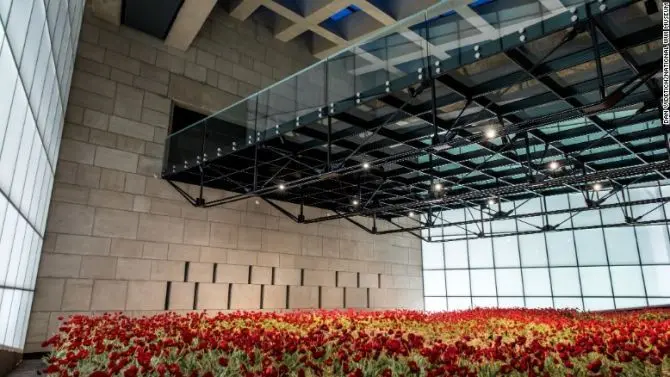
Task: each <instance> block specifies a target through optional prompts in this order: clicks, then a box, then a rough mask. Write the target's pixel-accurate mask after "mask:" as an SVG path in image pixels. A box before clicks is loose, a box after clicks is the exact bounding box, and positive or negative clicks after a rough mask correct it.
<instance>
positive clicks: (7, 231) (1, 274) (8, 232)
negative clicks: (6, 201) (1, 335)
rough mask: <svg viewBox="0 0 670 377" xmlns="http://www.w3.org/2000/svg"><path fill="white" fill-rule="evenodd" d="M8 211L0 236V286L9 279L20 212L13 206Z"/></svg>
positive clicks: (8, 207)
mask: <svg viewBox="0 0 670 377" xmlns="http://www.w3.org/2000/svg"><path fill="white" fill-rule="evenodd" d="M6 211H7V212H6V215H5V221H4V223H3V225H2V236H0V285H4V284H5V278H6V277H7V268H8V267H9V261H10V258H11V255H12V245H13V244H14V232H15V230H16V222H17V219H18V217H19V214H18V212H16V210H15V209H14V207H12V206H7V210H6ZM0 322H1V321H0Z"/></svg>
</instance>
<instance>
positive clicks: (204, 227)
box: [184, 220, 209, 246]
mask: <svg viewBox="0 0 670 377" xmlns="http://www.w3.org/2000/svg"><path fill="white" fill-rule="evenodd" d="M184 243H187V244H190V245H201V246H208V245H209V223H208V222H206V221H198V220H185V222H184Z"/></svg>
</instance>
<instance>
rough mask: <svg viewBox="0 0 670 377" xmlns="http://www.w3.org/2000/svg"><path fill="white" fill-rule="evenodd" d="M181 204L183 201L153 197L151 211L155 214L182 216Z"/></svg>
mask: <svg viewBox="0 0 670 377" xmlns="http://www.w3.org/2000/svg"><path fill="white" fill-rule="evenodd" d="M181 204H182V203H179V202H175V201H171V200H165V199H158V198H151V206H150V209H149V212H151V213H152V214H154V215H165V216H172V217H180V216H181Z"/></svg>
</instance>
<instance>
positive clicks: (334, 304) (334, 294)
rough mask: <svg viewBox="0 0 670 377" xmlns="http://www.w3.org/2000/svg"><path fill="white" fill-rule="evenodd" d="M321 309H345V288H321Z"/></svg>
mask: <svg viewBox="0 0 670 377" xmlns="http://www.w3.org/2000/svg"><path fill="white" fill-rule="evenodd" d="M321 308H323V309H340V308H344V288H335V287H321Z"/></svg>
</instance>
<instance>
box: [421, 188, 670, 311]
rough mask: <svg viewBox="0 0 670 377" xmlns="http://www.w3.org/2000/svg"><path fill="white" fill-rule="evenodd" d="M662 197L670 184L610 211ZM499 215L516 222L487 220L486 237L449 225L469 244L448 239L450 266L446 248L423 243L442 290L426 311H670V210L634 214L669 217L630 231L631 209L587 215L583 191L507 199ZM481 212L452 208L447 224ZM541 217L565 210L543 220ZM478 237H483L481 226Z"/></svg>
mask: <svg viewBox="0 0 670 377" xmlns="http://www.w3.org/2000/svg"><path fill="white" fill-rule="evenodd" d="M597 194H598V195H596V197H605V195H607V194H608V193H607V192H605V191H603V192H599V193H597ZM659 196H670V186H658V184H657V185H656V186H654V185H651V186H649V185H647V186H645V187H634V188H626V189H623V191H621V192H619V193H618V194H616V195H609V196H608V197H607V198H606V200H605V201H604V204H612V203H617V201H619V202H621V201H626V200H641V199H654V198H658V197H659ZM500 208H501V209H502V210H503V211H505V212H509V213H510V215H511V216H512V217H511V218H502V219H501V220H495V221H492V222H489V223H485V224H484V228H485V229H486V230H487V231H486V236H487V237H476V236H475V235H473V234H472V233H471V232H470V233H467V232H466V231H465V230H464V229H461V228H458V227H457V226H454V225H452V226H450V227H449V229H450V232H451V233H452V234H455V236H459V233H458V232H459V229H460V237H461V238H468V240H467V241H464V240H461V241H451V242H444V243H443V246H444V250H443V258H444V259H442V258H441V257H442V254H441V253H442V249H441V248H440V244H439V243H424V244H423V250H424V268H425V269H427V271H424V273H427V274H428V275H427V277H425V281H428V280H430V281H431V282H433V284H434V285H435V287H430V288H428V287H427V288H426V296H430V297H426V308H427V309H429V310H459V309H465V308H469V307H491V306H497V307H501V308H509V307H524V306H525V307H555V308H573V309H579V310H610V309H617V308H633V307H641V306H647V305H665V304H670V284H668V276H670V226H668V225H667V224H666V223H667V220H665V216H666V212H668V211H670V205H666V206H665V208H664V206H659V205H658V204H654V205H649V206H646V207H645V209H644V210H642V208H638V209H635V208H628V209H627V212H628V214H629V215H630V214H636V216H640V215H643V214H645V213H646V212H648V214H647V216H650V217H649V218H646V217H644V218H643V219H642V220H660V221H659V222H660V224H638V225H627V224H624V223H625V219H624V211H623V210H622V208H608V209H597V208H595V209H590V208H587V206H586V205H585V198H584V196H583V195H582V194H579V193H574V194H568V195H566V194H562V195H556V196H548V197H546V198H543V199H540V198H534V199H531V200H519V201H515V202H510V201H504V202H501V203H500ZM574 210H579V212H578V213H575V212H574ZM478 211H479V209H478V208H470V209H468V210H463V209H457V210H452V211H446V212H444V213H443V218H445V219H447V218H448V219H450V221H452V222H453V221H464V220H468V219H470V218H473V217H474V218H477V217H478V216H479V215H478V213H479V212H478ZM542 211H564V213H556V212H554V213H553V214H551V215H547V216H534V215H535V213H538V212H542ZM570 211H573V212H570ZM452 212H453V213H452ZM470 212H473V213H474V215H470ZM659 214H660V215H659ZM519 215H521V216H519ZM524 215H526V216H524ZM527 215H531V216H527ZM652 215H653V216H652ZM489 216H490V215H488V214H487V215H486V216H485V218H489ZM514 216H517V217H514ZM659 216H662V217H659ZM663 222H665V223H663ZM559 224H560V225H559ZM543 225H552V226H557V225H558V226H557V227H556V230H555V231H543V230H539V229H538V227H542V226H543ZM615 225H616V226H615ZM481 226H482V225H481V224H479V227H481ZM470 230H473V231H475V232H477V228H476V227H475V228H472V229H470ZM443 261H444V267H439V266H441V264H442V263H443ZM428 270H430V271H428ZM439 271H444V272H445V273H444V274H443V275H442V274H440V273H439ZM438 279H444V280H443V281H442V282H443V283H445V288H444V289H443V288H442V287H437V286H438V285H439V283H438ZM443 291H444V293H441V292H443ZM438 293H439V294H438Z"/></svg>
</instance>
